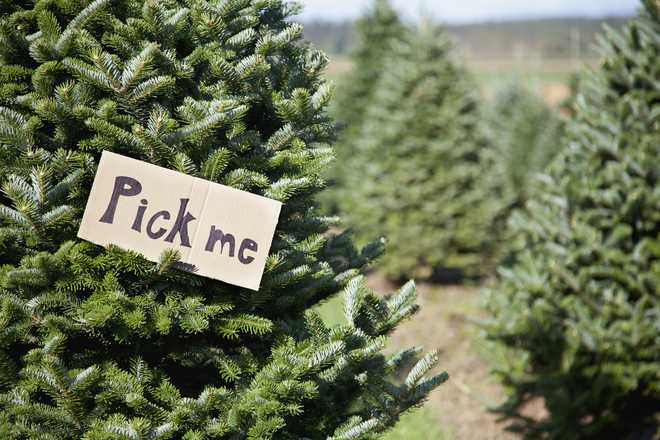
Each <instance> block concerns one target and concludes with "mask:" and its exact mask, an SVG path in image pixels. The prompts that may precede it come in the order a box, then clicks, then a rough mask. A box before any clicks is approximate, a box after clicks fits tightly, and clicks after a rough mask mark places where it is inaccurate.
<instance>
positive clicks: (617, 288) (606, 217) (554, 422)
mask: <svg viewBox="0 0 660 440" xmlns="http://www.w3.org/2000/svg"><path fill="white" fill-rule="evenodd" d="M644 4H645V10H643V11H642V13H641V15H640V17H639V18H637V19H634V20H632V21H631V22H630V24H629V25H628V26H627V27H626V28H625V29H624V30H623V32H622V33H615V32H612V31H610V32H608V33H607V36H606V37H605V38H604V39H603V42H602V45H601V46H602V50H603V53H604V58H603V61H602V63H601V67H600V69H599V70H597V71H594V72H590V73H589V74H588V75H585V76H584V77H583V83H582V88H581V90H582V92H581V93H580V94H579V96H578V97H577V106H576V117H575V120H574V121H573V122H572V123H571V124H570V125H569V142H568V145H567V148H566V149H565V150H564V151H563V152H562V153H560V155H559V156H558V158H557V160H556V161H554V162H553V163H552V165H551V167H550V169H549V175H548V176H546V177H545V182H544V184H543V186H542V188H541V189H540V191H539V193H538V194H537V195H535V196H534V197H533V198H532V199H531V200H530V201H529V203H528V205H527V209H526V211H525V212H524V213H522V214H520V215H518V216H516V218H515V219H514V228H515V230H516V231H517V233H518V234H519V236H520V240H521V241H520V243H518V245H519V247H518V249H519V250H518V251H517V254H516V255H515V256H516V258H515V262H514V263H512V264H511V265H508V266H506V267H503V268H502V269H501V270H500V276H499V283H498V285H497V287H496V288H495V289H493V290H492V291H491V292H490V293H489V301H488V308H489V310H490V312H491V313H492V316H493V317H492V320H491V321H489V322H488V323H487V324H486V330H487V333H488V335H489V336H490V337H491V338H492V339H494V340H495V341H497V342H498V343H499V345H500V346H501V347H502V348H504V349H505V350H506V355H505V356H504V360H505V361H506V362H503V364H502V365H501V366H499V368H498V369H497V374H498V375H499V376H500V377H501V379H502V380H503V381H504V383H505V384H506V385H508V386H510V387H511V390H512V393H513V394H512V397H511V400H510V401H509V404H508V405H506V406H505V407H503V408H502V411H504V412H505V413H506V414H508V415H509V416H512V417H516V419H514V420H515V421H516V422H517V423H516V424H515V425H517V426H516V427H517V429H520V430H523V431H524V432H525V433H526V434H527V435H528V437H529V438H551V439H644V438H655V437H654V435H657V430H658V423H659V418H658V417H659V413H660V340H659V339H658V335H660V168H659V167H658V158H659V157H660V99H659V98H660V4H658V2H657V1H654V0H648V1H645V2H644ZM535 398H542V399H543V401H544V402H545V406H546V407H547V409H548V410H549V412H550V417H549V418H548V419H547V420H543V421H537V423H533V421H531V420H528V419H526V418H525V417H524V416H522V415H521V414H520V408H521V407H522V406H523V405H524V404H525V403H526V402H529V401H530V400H531V399H535ZM515 425H514V426H515Z"/></svg>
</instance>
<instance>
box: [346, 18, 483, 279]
mask: <svg viewBox="0 0 660 440" xmlns="http://www.w3.org/2000/svg"><path fill="white" fill-rule="evenodd" d="M450 49H451V45H450V43H449V41H448V40H447V38H445V37H444V36H443V35H442V34H436V33H434V32H431V31H425V32H422V33H420V34H416V35H412V36H411V37H410V38H409V39H408V41H406V42H405V43H401V44H399V45H398V46H397V47H396V48H395V50H394V51H393V53H392V56H391V57H390V58H389V60H388V62H387V64H386V66H385V69H384V72H385V73H384V74H383V78H382V79H381V81H380V82H379V83H378V86H377V89H376V91H375V93H374V97H373V99H372V101H371V103H370V105H369V108H368V110H367V115H366V117H365V122H364V125H363V127H362V130H361V132H360V135H359V138H358V139H356V140H355V142H354V146H355V151H354V154H353V157H352V160H351V161H347V162H346V163H342V166H343V167H344V170H345V175H346V180H345V182H344V183H343V186H342V188H341V191H342V193H341V194H342V196H341V197H340V198H339V199H340V202H341V205H340V207H341V208H342V212H344V213H345V214H346V216H347V223H348V224H349V225H351V226H353V227H354V228H355V233H356V234H357V237H358V238H359V239H360V240H365V239H366V237H369V236H374V235H377V234H382V235H383V236H385V237H386V239H387V240H388V243H389V245H388V253H387V256H386V257H385V259H384V260H383V265H382V267H383V269H384V271H385V272H386V273H387V274H388V275H389V276H391V277H394V278H398V277H402V276H407V275H411V274H414V275H419V276H426V275H429V274H430V273H431V272H432V271H436V272H438V273H439V272H440V270H449V271H450V272H451V273H455V272H457V271H460V272H463V273H465V274H467V275H469V276H472V275H479V274H481V273H483V272H485V271H486V270H487V266H488V264H489V256H490V254H491V252H492V239H491V237H492V233H491V231H490V229H491V225H492V220H493V217H494V209H495V206H496V204H495V203H494V201H493V200H492V197H490V196H489V193H488V192H483V191H482V189H483V188H481V187H480V186H478V185H477V180H478V179H479V177H480V175H482V174H483V172H484V170H485V164H484V163H483V162H482V159H483V158H484V152H485V150H486V147H487V145H486V142H485V138H484V136H483V135H482V133H481V128H480V125H481V124H480V115H479V111H478V108H477V98H476V94H477V93H478V92H477V88H476V86H475V85H474V83H472V81H471V80H470V79H469V77H468V76H467V74H466V72H465V71H464V70H463V69H461V68H459V67H457V66H456V65H455V63H454V62H453V61H452V60H451V57H450ZM418 268H421V271H420V270H418Z"/></svg>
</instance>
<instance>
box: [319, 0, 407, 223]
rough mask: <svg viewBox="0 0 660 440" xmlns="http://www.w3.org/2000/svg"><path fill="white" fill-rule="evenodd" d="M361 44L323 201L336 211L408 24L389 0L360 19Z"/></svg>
mask: <svg viewBox="0 0 660 440" xmlns="http://www.w3.org/2000/svg"><path fill="white" fill-rule="evenodd" d="M356 27H357V33H358V46H357V48H356V49H355V51H353V53H352V54H351V58H350V59H351V62H352V64H353V67H352V69H351V72H350V74H348V75H346V77H345V78H344V79H343V80H342V81H341V82H340V87H339V89H338V96H337V100H336V101H335V103H334V110H335V111H334V113H335V114H336V116H337V118H338V119H339V121H340V123H341V125H342V134H341V136H340V137H339V142H338V143H337V148H336V156H337V160H336V162H334V163H333V164H332V167H331V168H330V170H329V171H328V173H327V174H326V177H327V178H328V180H329V181H330V182H331V185H330V188H329V190H328V191H325V192H324V193H323V194H322V195H321V197H320V202H321V204H322V206H323V207H324V209H325V210H326V211H328V212H332V213H336V212H337V207H338V205H339V198H340V197H342V195H341V192H340V191H338V190H337V188H341V187H342V186H343V182H344V179H345V167H346V163H347V162H349V161H351V160H352V157H353V153H354V142H355V139H356V136H357V135H358V134H359V132H360V129H361V127H362V125H363V122H364V119H365V116H366V109H367V108H368V107H369V103H370V101H371V98H372V95H373V93H374V90H375V89H376V87H377V85H378V80H379V79H380V77H381V75H382V74H383V72H384V70H385V60H386V59H387V57H388V55H389V54H390V52H391V50H392V45H393V44H394V43H395V42H396V41H400V40H401V39H402V38H403V37H404V35H405V33H406V28H405V27H404V26H403V24H402V23H401V21H400V19H399V16H398V15H397V13H396V11H395V10H394V9H392V6H391V5H390V3H389V0H375V2H374V4H373V5H372V7H371V9H369V10H368V11H367V13H366V15H365V16H364V17H362V18H361V19H360V20H359V21H358V22H357V25H356Z"/></svg>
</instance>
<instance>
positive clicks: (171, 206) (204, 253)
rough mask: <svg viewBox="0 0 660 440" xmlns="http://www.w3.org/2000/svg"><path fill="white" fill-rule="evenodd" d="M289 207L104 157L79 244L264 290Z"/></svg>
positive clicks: (163, 170)
mask: <svg viewBox="0 0 660 440" xmlns="http://www.w3.org/2000/svg"><path fill="white" fill-rule="evenodd" d="M281 207H282V204H281V203H280V202H277V201H275V200H271V199H268V198H265V197H261V196H258V195H256V194H252V193H249V192H245V191H240V190H237V189H234V188H230V187H228V186H224V185H219V184H217V183H213V182H209V181H207V180H203V179H199V178H197V177H192V176H188V175H186V174H182V173H179V172H176V171H172V170H169V169H166V168H161V167H159V166H156V165H152V164H149V163H146V162H142V161H139V160H135V159H131V158H128V157H125V156H121V155H119V154H114V153H110V152H107V151H104V152H103V155H102V157H101V162H100V163H99V167H98V171H97V172H96V177H95V178H94V184H93V185H92V191H91V193H90V195H89V200H88V201H87V206H86V208H85V214H84V216H83V220H82V223H81V225H80V229H79V230H78V237H80V238H82V239H84V240H88V241H91V242H92V243H96V244H99V245H102V246H107V245H109V244H115V245H117V246H119V247H121V248H124V249H130V250H133V251H137V252H140V253H141V254H143V255H144V256H145V257H146V258H147V259H149V260H151V261H155V262H157V261H159V257H160V255H161V254H162V252H163V251H164V250H166V249H176V250H178V251H179V252H180V254H181V262H182V263H184V264H182V265H180V267H182V268H183V269H184V270H189V271H194V272H195V273H196V274H198V275H203V276H206V277H209V278H214V279H217V280H221V281H225V282H227V283H231V284H235V285H237V286H241V287H247V288H248V289H252V290H259V284H260V282H261V276H262V275H263V271H264V266H265V264H266V257H268V251H269V250H270V245H271V242H272V240H273V235H274V234H275V227H276V226H277V220H278V218H279V215H280V209H281Z"/></svg>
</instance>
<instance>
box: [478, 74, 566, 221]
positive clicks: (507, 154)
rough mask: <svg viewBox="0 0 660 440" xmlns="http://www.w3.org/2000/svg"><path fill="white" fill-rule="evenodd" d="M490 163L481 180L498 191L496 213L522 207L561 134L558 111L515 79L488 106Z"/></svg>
mask: <svg viewBox="0 0 660 440" xmlns="http://www.w3.org/2000/svg"><path fill="white" fill-rule="evenodd" d="M488 119H489V121H488V130H489V134H488V138H489V139H490V140H491V142H492V144H493V148H492V150H490V152H491V154H492V156H493V157H492V164H493V166H492V167H491V168H490V169H489V170H488V174H487V177H486V178H484V179H483V180H482V182H483V184H484V185H486V186H487V187H488V188H497V189H498V190H499V191H501V193H500V195H499V200H500V201H501V202H502V204H503V206H502V211H501V213H500V215H503V216H506V215H507V214H508V213H510V212H511V210H512V209H514V208H520V207H522V206H523V205H524V204H525V202H526V201H527V199H528V198H529V194H530V192H531V190H532V187H533V186H534V184H535V175H536V174H538V173H540V172H542V171H543V170H544V169H545V168H546V167H547V166H548V164H549V163H550V161H551V160H552V159H553V158H554V157H555V156H556V155H557V153H558V151H559V149H560V146H561V142H558V140H560V139H561V138H562V136H563V122H562V120H561V118H560V116H559V114H558V113H557V112H556V111H555V110H553V109H551V108H550V107H548V105H547V104H546V103H545V102H543V99H541V98H540V97H539V96H537V95H536V94H534V93H533V92H532V91H530V90H528V89H527V88H525V87H524V86H521V85H519V84H518V83H517V82H516V83H512V84H510V85H508V86H507V87H505V88H504V89H502V90H501V91H500V92H499V93H498V94H497V96H496V97H495V100H494V103H493V104H492V105H491V107H490V109H489V115H488Z"/></svg>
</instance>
